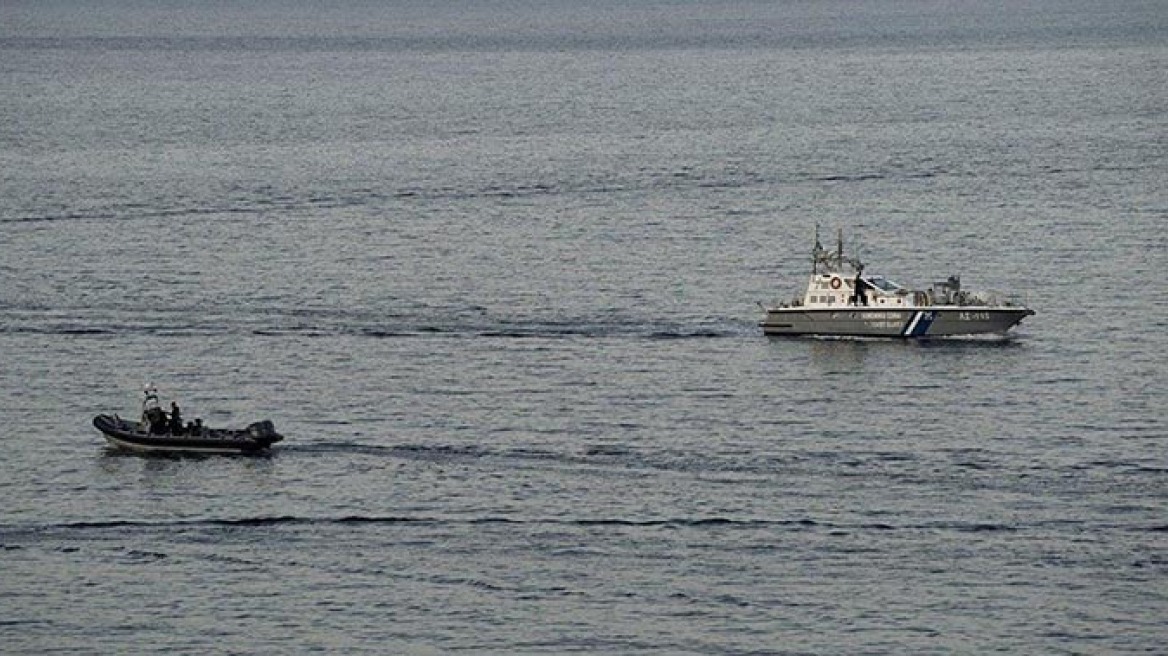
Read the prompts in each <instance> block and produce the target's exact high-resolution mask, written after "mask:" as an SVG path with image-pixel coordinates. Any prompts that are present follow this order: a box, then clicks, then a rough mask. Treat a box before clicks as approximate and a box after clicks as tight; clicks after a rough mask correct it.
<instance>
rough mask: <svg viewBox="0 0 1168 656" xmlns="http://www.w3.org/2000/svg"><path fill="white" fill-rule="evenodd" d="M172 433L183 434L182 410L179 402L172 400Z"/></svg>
mask: <svg viewBox="0 0 1168 656" xmlns="http://www.w3.org/2000/svg"><path fill="white" fill-rule="evenodd" d="M170 433H171V434H172V435H182V434H183V423H182V411H181V410H179V409H178V402H177V401H171V402H170Z"/></svg>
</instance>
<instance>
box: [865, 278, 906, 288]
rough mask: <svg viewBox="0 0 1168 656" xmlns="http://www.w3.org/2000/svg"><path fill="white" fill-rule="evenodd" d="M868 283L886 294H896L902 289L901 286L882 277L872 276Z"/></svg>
mask: <svg viewBox="0 0 1168 656" xmlns="http://www.w3.org/2000/svg"><path fill="white" fill-rule="evenodd" d="M868 282H869V283H871V285H872V286H873V287H877V288H879V289H883V290H884V291H886V292H894V291H896V290H898V289H900V288H901V287H900V285H898V284H896V283H894V282H892V281H891V280H889V279H887V278H883V277H881V276H872V277H871V278H868Z"/></svg>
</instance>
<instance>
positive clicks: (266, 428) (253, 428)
mask: <svg viewBox="0 0 1168 656" xmlns="http://www.w3.org/2000/svg"><path fill="white" fill-rule="evenodd" d="M247 434H248V435H250V436H251V437H252V438H253V439H256V440H262V441H265V442H268V443H275V442H279V441H280V440H282V439H284V436H283V435H280V434H279V433H277V432H276V426H275V424H273V423H272V422H271V421H269V420H267V419H265V420H263V421H257V422H255V423H253V424H250V425H248V427H247Z"/></svg>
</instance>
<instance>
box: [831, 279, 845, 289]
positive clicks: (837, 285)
mask: <svg viewBox="0 0 1168 656" xmlns="http://www.w3.org/2000/svg"><path fill="white" fill-rule="evenodd" d="M842 285H843V281H841V280H840V279H839V278H838V277H836V278H832V279H831V288H832V289H839V288H840V286H842Z"/></svg>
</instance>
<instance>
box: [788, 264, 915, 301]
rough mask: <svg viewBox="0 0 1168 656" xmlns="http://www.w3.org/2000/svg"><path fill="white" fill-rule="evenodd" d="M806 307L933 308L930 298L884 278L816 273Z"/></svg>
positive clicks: (807, 294) (804, 298)
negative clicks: (930, 306)
mask: <svg viewBox="0 0 1168 656" xmlns="http://www.w3.org/2000/svg"><path fill="white" fill-rule="evenodd" d="M802 305H803V306H805V307H819V308H822V307H829V308H830V307H875V308H910V307H920V306H924V305H929V300H928V296H927V295H926V294H925V293H923V292H917V291H912V290H909V289H906V288H905V287H902V286H901V285H898V284H897V283H895V282H893V281H891V280H889V279H887V278H884V277H882V276H865V275H863V274H859V273H856V274H852V275H841V274H840V273H838V272H828V273H819V272H816V273H814V274H812V276H811V280H810V281H809V282H808V284H807V292H806V293H805V294H804V295H803V302H802Z"/></svg>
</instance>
